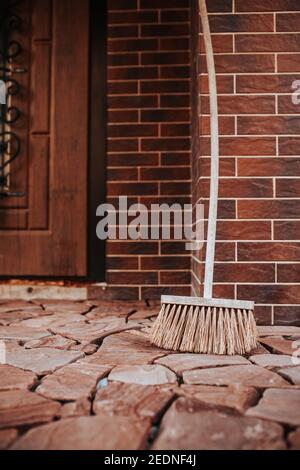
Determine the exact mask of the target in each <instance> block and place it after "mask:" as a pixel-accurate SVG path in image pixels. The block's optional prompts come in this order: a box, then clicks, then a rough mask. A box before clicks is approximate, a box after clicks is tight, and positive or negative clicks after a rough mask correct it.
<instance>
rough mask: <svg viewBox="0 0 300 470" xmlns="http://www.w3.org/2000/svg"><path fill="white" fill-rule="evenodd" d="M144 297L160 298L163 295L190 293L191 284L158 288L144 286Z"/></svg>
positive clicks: (150, 298)
mask: <svg viewBox="0 0 300 470" xmlns="http://www.w3.org/2000/svg"><path fill="white" fill-rule="evenodd" d="M141 291H142V294H141V295H142V299H149V300H156V299H157V300H158V299H160V297H161V296H162V295H183V296H185V295H190V294H191V288H190V286H189V285H188V286H174V287H173V286H163V287H158V288H151V287H142V289H141Z"/></svg>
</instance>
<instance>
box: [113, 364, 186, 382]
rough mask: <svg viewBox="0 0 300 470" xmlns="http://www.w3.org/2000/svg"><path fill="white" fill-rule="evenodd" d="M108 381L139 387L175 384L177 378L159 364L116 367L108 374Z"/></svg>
mask: <svg viewBox="0 0 300 470" xmlns="http://www.w3.org/2000/svg"><path fill="white" fill-rule="evenodd" d="M108 380H110V381H116V382H124V383H132V384H133V383H134V384H140V385H161V384H167V383H170V384H175V383H177V377H176V375H175V374H174V372H172V371H171V370H169V369H167V368H166V367H164V366H161V365H159V364H155V365H145V366H139V365H137V366H127V367H126V366H118V367H116V368H115V369H113V371H112V372H111V373H110V374H109V376H108Z"/></svg>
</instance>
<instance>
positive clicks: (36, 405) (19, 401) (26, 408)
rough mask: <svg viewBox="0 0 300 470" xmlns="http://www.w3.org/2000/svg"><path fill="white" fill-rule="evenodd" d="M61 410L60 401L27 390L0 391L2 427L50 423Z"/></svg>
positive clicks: (0, 425) (0, 427) (0, 424)
mask: <svg viewBox="0 0 300 470" xmlns="http://www.w3.org/2000/svg"><path fill="white" fill-rule="evenodd" d="M59 410H60V404H59V403H57V402H55V401H51V400H47V399H46V398H43V397H41V396H40V395H37V394H36V393H32V392H29V391H27V390H12V391H10V392H0V429H3V428H9V427H17V426H25V425H26V426H28V425H32V424H40V423H48V422H49V421H52V420H53V419H54V417H55V416H57V415H58V413H59Z"/></svg>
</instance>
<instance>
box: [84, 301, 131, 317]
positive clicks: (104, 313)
mask: <svg viewBox="0 0 300 470" xmlns="http://www.w3.org/2000/svg"><path fill="white" fill-rule="evenodd" d="M132 311H133V309H132V308H131V307H126V306H125V307H124V306H122V305H121V304H119V303H117V304H116V305H103V306H101V307H95V308H93V310H91V311H90V312H89V313H87V314H86V315H85V318H86V319H87V320H102V319H103V318H107V317H117V318H127V317H128V316H129V315H130V313H131V312H132Z"/></svg>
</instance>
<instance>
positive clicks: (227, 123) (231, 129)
mask: <svg viewBox="0 0 300 470" xmlns="http://www.w3.org/2000/svg"><path fill="white" fill-rule="evenodd" d="M199 127H200V133H201V134H202V135H210V117H209V116H200V121H199ZM219 132H220V135H234V134H235V120H234V116H219Z"/></svg>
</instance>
